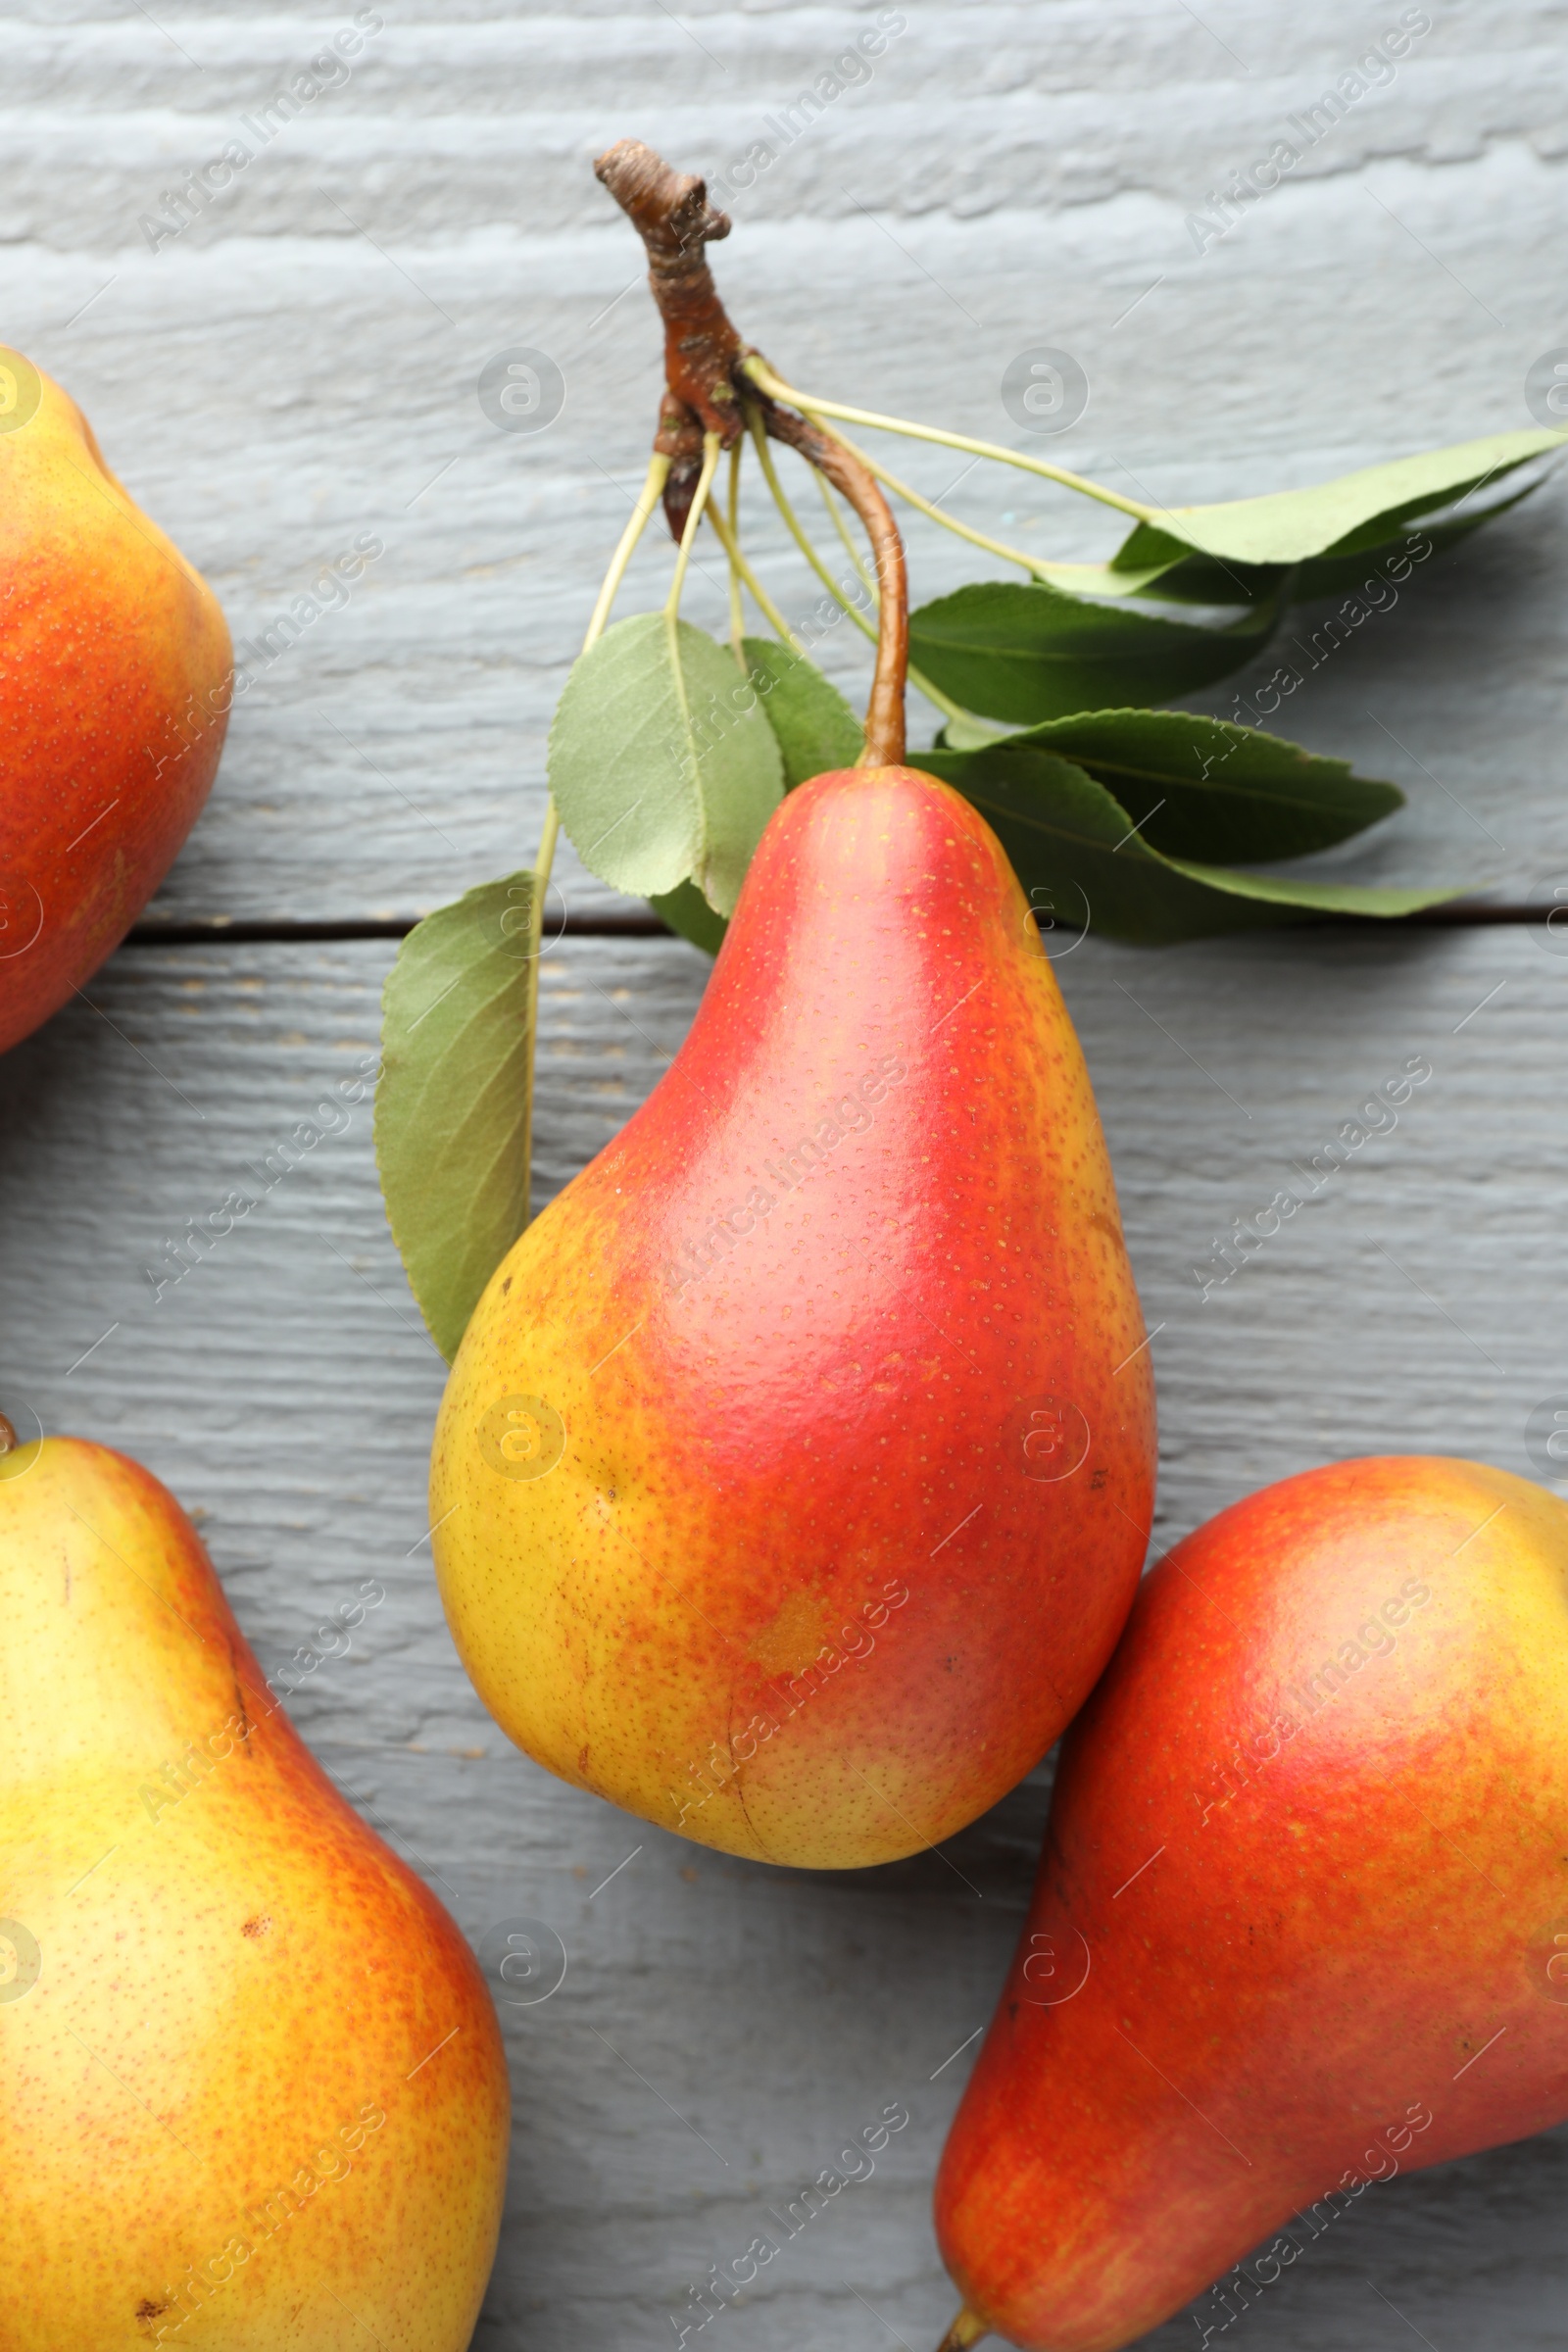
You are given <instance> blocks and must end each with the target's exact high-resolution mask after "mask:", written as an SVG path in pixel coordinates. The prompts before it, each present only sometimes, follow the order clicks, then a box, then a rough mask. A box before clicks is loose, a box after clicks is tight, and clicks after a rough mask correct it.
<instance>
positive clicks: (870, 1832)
mask: <svg viewBox="0 0 1568 2352" xmlns="http://www.w3.org/2000/svg"><path fill="white" fill-rule="evenodd" d="M1143 1342H1144V1329H1143V1323H1142V1319H1141V1316H1140V1312H1139V1307H1138V1300H1137V1296H1136V1292H1135V1289H1134V1285H1133V1279H1132V1274H1131V1271H1130V1268H1129V1265H1128V1261H1127V1255H1126V1250H1125V1248H1124V1245H1123V1241H1122V1234H1121V1227H1120V1223H1119V1220H1118V1216H1117V1211H1116V1201H1115V1194H1114V1189H1113V1186H1112V1182H1111V1175H1110V1169H1109V1165H1108V1162H1107V1159H1106V1155H1105V1149H1104V1142H1103V1136H1102V1133H1101V1128H1100V1122H1099V1118H1098V1116H1097V1113H1096V1110H1095V1105H1094V1100H1093V1096H1092V1094H1091V1091H1090V1086H1089V1080H1088V1076H1087V1073H1086V1071H1085V1068H1084V1063H1083V1057H1082V1054H1080V1051H1079V1048H1078V1043H1077V1039H1076V1037H1075V1036H1074V1034H1073V1030H1072V1025H1071V1023H1070V1021H1069V1020H1068V1017H1067V1014H1066V1010H1065V1008H1064V1006H1063V1005H1062V1002H1061V997H1060V993H1059V991H1058V989H1057V986H1056V981H1055V976H1054V972H1053V969H1052V966H1051V963H1050V961H1049V960H1048V959H1047V957H1046V956H1045V954H1044V953H1043V950H1042V948H1041V944H1040V940H1039V937H1038V934H1037V931H1036V928H1035V925H1034V922H1033V920H1032V918H1031V917H1030V914H1029V911H1028V909H1027V907H1025V904H1024V900H1023V897H1022V894H1021V892H1020V890H1019V888H1018V885H1017V882H1016V880H1015V878H1014V876H1013V874H1012V871H1011V868H1010V867H1009V865H1008V864H1007V861H1006V858H1005V856H1004V854H1003V851H1002V849H1001V847H1000V845H999V844H998V842H997V841H996V838H995V836H994V835H993V834H992V832H991V830H990V828H989V827H988V826H987V825H986V823H985V821H984V819H983V818H982V817H980V816H979V814H978V813H977V812H976V811H975V810H974V809H972V808H970V807H969V806H968V805H967V804H966V803H965V802H964V801H962V800H961V799H960V798H959V797H958V795H957V794H956V793H955V792H953V791H952V790H950V789H949V787H948V786H946V785H945V784H941V783H938V782H937V781H936V780H935V779H934V778H932V777H930V776H924V775H921V774H919V773H918V772H916V771H914V770H911V769H908V768H898V767H895V768H880V769H858V770H851V771H845V772H838V773H833V774H829V775H824V776H818V777H816V778H814V779H813V780H812V781H811V782H810V783H809V784H806V785H803V786H802V787H801V788H800V789H799V790H798V791H796V792H794V793H792V794H791V795H790V796H789V798H788V799H787V800H786V801H785V802H784V804H783V806H782V807H781V809H779V810H778V811H777V813H776V814H775V815H774V817H773V818H772V820H771V821H770V823H769V825H768V828H767V831H766V833H765V834H764V836H763V839H762V842H761V844H760V848H759V850H758V853H757V855H756V858H754V860H753V863H752V867H751V870H750V872H749V874H748V876H747V879H746V882H745V884H744V886H743V889H742V893H741V898H740V902H739V905H738V907H737V909H736V912H735V916H734V919H733V921H732V922H731V925H730V928H729V932H728V935H727V937H726V939H725V942H724V945H723V947H722V949H721V951H720V954H719V956H718V959H717V962H716V964H715V967H714V970H713V975H712V978H711V982H710V984H709V987H708V991H707V995H706V997H705V999H704V1001H703V1004H702V1006H701V1008H700V1010H699V1012H698V1016H697V1019H696V1021H695V1023H694V1024H693V1027H692V1029H691V1032H690V1034H689V1036H688V1038H687V1040H686V1042H685V1044H684V1045H683V1046H682V1048H681V1051H680V1053H679V1054H678V1055H677V1057H676V1059H675V1061H674V1062H673V1064H672V1065H671V1067H670V1068H669V1070H668V1071H667V1072H666V1073H665V1075H664V1077H663V1078H662V1080H661V1082H660V1084H659V1086H658V1087H657V1088H656V1089H655V1091H654V1093H653V1095H652V1096H651V1097H650V1098H649V1100H648V1101H647V1102H646V1103H644V1105H643V1106H642V1108H641V1109H640V1110H639V1111H638V1112H637V1113H636V1115H635V1116H634V1117H633V1118H632V1119H631V1120H630V1121H629V1122H628V1124H627V1126H626V1127H625V1129H624V1130H623V1131H622V1133H621V1134H620V1135H619V1136H618V1137H617V1138H616V1140H615V1141H614V1143H613V1144H612V1145H611V1146H610V1147H609V1148H608V1149H607V1150H606V1151H605V1152H601V1153H600V1155H599V1157H598V1158H597V1159H596V1160H595V1161H594V1162H593V1163H592V1165H591V1166H590V1167H588V1168H587V1169H585V1170H584V1171H583V1173H582V1174H581V1175H579V1176H578V1177H577V1178H576V1179H575V1180H574V1181H573V1182H572V1183H571V1184H570V1185H568V1186H567V1187H566V1189H565V1191H564V1192H563V1193H562V1194H561V1196H560V1197H559V1198H558V1199H557V1200H556V1201H553V1202H552V1203H551V1205H550V1206H549V1207H548V1208H547V1209H546V1210H545V1211H544V1212H543V1214H542V1215H541V1216H540V1217H539V1218H538V1219H537V1220H536V1221H535V1223H534V1224H533V1225H531V1226H530V1227H529V1229H528V1230H527V1232H526V1233H525V1234H524V1235H523V1236H522V1238H521V1239H520V1240H519V1241H518V1242H517V1244H516V1245H515V1248H514V1249H513V1250H512V1251H511V1252H510V1254H509V1255H508V1257H507V1258H506V1260H505V1261H504V1263H503V1264H502V1266H501V1267H500V1268H499V1269H498V1271H497V1273H496V1275H495V1277H494V1278H493V1280H492V1281H491V1283H490V1285H489V1287H488V1289H487V1290H486V1292H485V1294H484V1296H483V1298H482V1299H481V1300H480V1303H479V1305H478V1307H477V1309H476V1311H475V1313H474V1316H473V1318H472V1321H471V1323H470V1325H469V1327H468V1330H467V1333H466V1336H465V1338H464V1341H463V1344H462V1347H461V1348H460V1350H459V1352H458V1356H457V1359H456V1362H455V1364H454V1366H453V1371H452V1376H451V1380H450V1382H449V1385H448V1388H447V1393H446V1397H445V1399H444V1402H443V1404H442V1408H441V1414H440V1420H439V1424H438V1427H437V1431H436V1439H435V1446H434V1451H433V1456H432V1464H431V1488H430V1496H431V1504H430V1515H431V1520H432V1523H433V1524H434V1527H435V1537H434V1545H435V1553H436V1563H437V1570H438V1574H439V1577H440V1584H441V1593H442V1597H443V1600H444V1602H445V1605H446V1610H447V1615H448V1619H449V1622H450V1624H451V1626H452V1630H453V1633H454V1636H455V1638H456V1640H457V1643H458V1646H459V1649H460V1650H461V1652H462V1654H463V1658H464V1661H465V1663H466V1666H467V1669H468V1671H469V1673H470V1674H471V1676H472V1677H473V1680H474V1683H475V1685H476V1687H477V1689H478V1691H479V1692H480V1695H481V1696H482V1697H483V1699H484V1701H485V1703H486V1704H487V1706H488V1707H489V1708H490V1709H491V1712H492V1713H493V1714H494V1715H495V1717H496V1719H497V1721H498V1722H499V1723H500V1724H501V1725H502V1727H503V1729H504V1730H505V1731H507V1732H508V1733H509V1734H510V1736H511V1737H512V1738H513V1739H514V1740H516V1741H517V1743H518V1744H519V1746H521V1747H523V1748H525V1749H526V1750H527V1751H528V1753H529V1754H530V1755H532V1756H534V1757H536V1758H537V1759H538V1760H539V1761H540V1762H541V1763H543V1764H546V1765H548V1766H549V1767H550V1769H551V1770H552V1771H554V1772H557V1773H559V1774H560V1775H561V1776H562V1777H563V1778H564V1779H565V1780H568V1781H572V1782H575V1783H576V1784H577V1785H578V1786H579V1787H581V1788H584V1789H594V1790H597V1791H598V1792H599V1793H600V1794H601V1795H604V1796H606V1797H609V1798H611V1799H612V1800H613V1802H615V1803H617V1804H620V1805H624V1806H626V1807H628V1808H629V1809H630V1810H632V1811H634V1812H637V1813H641V1814H644V1815H646V1817H647V1818H648V1819H649V1820H651V1821H655V1822H659V1823H661V1824H662V1825H663V1826H665V1827H667V1828H669V1829H679V1830H682V1831H684V1832H685V1834H686V1835H687V1836H689V1837H692V1838H698V1839H700V1840H702V1841H703V1842H705V1843H707V1844H710V1845H714V1846H719V1847H723V1848H725V1849H727V1850H729V1851H731V1852H735V1853H741V1854H747V1855H752V1856H756V1857H760V1858H761V1859H765V1860H770V1861H775V1862H789V1863H799V1864H808V1865H814V1866H822V1867H851V1866H854V1865H857V1864H862V1863H870V1862H878V1861H884V1860H887V1859H889V1858H890V1857H892V1856H895V1855H899V1854H906V1853H910V1852H912V1851H914V1850H915V1849H917V1848H919V1847H921V1846H924V1845H926V1844H927V1843H929V1842H930V1841H931V1840H933V1839H937V1838H944V1837H947V1836H948V1835H949V1834H950V1833H951V1832H953V1831H955V1830H956V1829H958V1828H960V1827H961V1826H962V1825H963V1824H964V1823H966V1822H968V1821H971V1820H973V1819H974V1817H975V1816H976V1815H977V1814H979V1813H981V1812H983V1811H984V1810H985V1808H986V1807H987V1806H988V1805H990V1804H992V1803H994V1802H995V1800H996V1799H997V1798H998V1797H1000V1796H1001V1795H1002V1794H1003V1793H1004V1792H1005V1790H1006V1789H1009V1788H1010V1787H1012V1786H1013V1784H1014V1783H1015V1782H1016V1781H1017V1780H1018V1779H1019V1778H1020V1777H1021V1776H1022V1775H1023V1774H1024V1773H1025V1772H1026V1771H1028V1770H1029V1768H1030V1767H1031V1766H1032V1765H1033V1764H1034V1763H1035V1762H1036V1761H1037V1759H1038V1758H1039V1757H1040V1756H1041V1755H1042V1754H1043V1753H1044V1751H1045V1750H1046V1749H1047V1748H1048V1747H1049V1746H1050V1744H1051V1742H1052V1740H1054V1738H1055V1737H1056V1734H1057V1733H1058V1732H1059V1731H1060V1729H1061V1727H1062V1725H1063V1724H1064V1723H1065V1722H1066V1721H1067V1720H1068V1719H1069V1718H1070V1716H1071V1715H1072V1714H1073V1712H1074V1710H1075V1709H1076V1708H1077V1707H1078V1706H1079V1705H1080V1704H1081V1703H1082V1701H1083V1699H1084V1697H1085V1696H1086V1694H1087V1692H1088V1691H1089V1690H1090V1688H1091V1686H1092V1684H1093V1683H1094V1680H1095V1678H1096V1676H1097V1674H1098V1673H1099V1671H1100V1669H1101V1667H1102V1666H1103V1663H1104V1661H1105V1658H1106V1657H1107V1656H1108V1654H1109V1651H1110V1647H1111V1644H1112V1643H1113V1642H1114V1640H1115V1637H1116V1634H1117V1632H1118V1630H1119V1628H1120V1626H1121V1623H1122V1621H1123V1618H1124V1617H1125V1614H1126V1611H1127V1609H1128V1607H1129V1606H1130V1604H1131V1600H1132V1596H1133V1593H1134V1590H1135V1588H1136V1584H1137V1579H1138V1574H1139V1570H1140V1567H1141V1564H1142V1560H1143V1555H1144V1548H1145V1543H1146V1539H1147V1535H1148V1529H1149V1521H1150V1512H1151V1505H1152V1483H1153V1399H1152V1382H1151V1375H1150V1370H1149V1357H1148V1350H1147V1348H1145V1347H1144V1345H1143Z"/></svg>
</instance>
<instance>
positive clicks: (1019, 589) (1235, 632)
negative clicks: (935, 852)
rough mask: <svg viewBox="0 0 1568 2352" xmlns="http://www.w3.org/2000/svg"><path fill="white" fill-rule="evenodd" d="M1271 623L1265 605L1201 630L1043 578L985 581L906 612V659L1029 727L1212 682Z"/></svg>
mask: <svg viewBox="0 0 1568 2352" xmlns="http://www.w3.org/2000/svg"><path fill="white" fill-rule="evenodd" d="M1274 621H1275V614H1274V613H1272V611H1270V610H1268V609H1266V608H1265V609H1263V610H1262V611H1260V612H1259V613H1249V614H1248V616H1247V617H1246V619H1245V620H1242V621H1238V622H1237V623H1236V624H1235V625H1234V627H1232V628H1228V629H1205V628H1197V627H1194V626H1192V625H1191V624H1189V623H1187V622H1183V621H1173V620H1160V619H1156V618H1155V617H1153V615H1152V614H1150V613H1130V612H1128V611H1127V610H1126V608H1125V607H1119V606H1114V605H1091V604H1084V603H1082V602H1081V601H1080V600H1079V599H1078V598H1076V597H1072V596H1065V595H1063V594H1062V593H1061V591H1060V590H1059V589H1055V588H1048V587H1046V586H1045V585H1044V584H1043V583H1040V582H1034V583H1032V584H1030V585H1027V586H1020V585H1018V584H1017V583H1015V582H1013V581H1010V580H981V581H976V582H974V583H972V584H971V585H970V586H969V587H966V588H959V589H957V590H956V592H955V594H953V595H952V596H944V597H939V598H938V600H937V601H936V603H935V604H930V605H923V606H922V607H921V608H920V610H919V612H917V613H911V614H910V615H909V659H910V660H911V662H916V663H917V664H918V666H919V667H920V668H921V669H922V670H923V671H924V672H925V674H926V676H927V677H929V678H930V679H931V680H932V681H933V683H934V684H936V685H937V686H939V687H940V688H941V689H942V691H943V693H944V694H951V695H952V696H953V698H954V700H955V701H956V702H960V703H962V704H963V705H964V707H965V709H966V710H970V711H987V712H989V713H990V714H991V715H992V716H993V717H995V718H1009V719H1014V720H1017V721H1020V722H1021V723H1022V724H1024V725H1030V724H1032V723H1034V722H1035V721H1037V720H1040V719H1050V718H1058V717H1062V716H1064V715H1065V714H1066V713H1068V712H1069V711H1095V710H1104V709H1107V708H1109V707H1111V706H1117V707H1120V706H1124V705H1127V704H1132V703H1140V704H1143V703H1162V702H1165V701H1166V700H1168V698H1169V697H1170V696H1171V695H1174V694H1185V693H1187V692H1188V691H1189V690H1190V689H1191V688H1193V687H1195V686H1206V685H1208V684H1210V683H1211V682H1212V681H1213V680H1214V679H1215V678H1222V677H1224V676H1225V674H1226V672H1227V671H1228V670H1233V669H1239V668H1240V667H1241V666H1242V664H1243V662H1248V661H1250V659H1251V658H1252V656H1253V655H1254V654H1255V653H1257V651H1258V650H1259V648H1260V646H1261V645H1262V644H1263V643H1264V642H1265V640H1266V639H1267V637H1268V635H1269V634H1270V632H1271V630H1272V628H1273V626H1274Z"/></svg>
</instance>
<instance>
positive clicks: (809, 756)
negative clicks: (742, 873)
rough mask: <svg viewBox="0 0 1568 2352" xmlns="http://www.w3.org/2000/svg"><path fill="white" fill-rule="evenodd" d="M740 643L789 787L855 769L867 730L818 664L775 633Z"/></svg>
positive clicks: (745, 638) (792, 787)
mask: <svg viewBox="0 0 1568 2352" xmlns="http://www.w3.org/2000/svg"><path fill="white" fill-rule="evenodd" d="M741 646H742V650H743V651H744V653H745V655H746V660H747V663H748V665H749V669H750V674H751V678H752V683H753V684H754V685H755V686H756V688H757V690H758V693H759V694H760V697H761V701H762V708H763V710H764V711H766V713H767V718H768V723H769V725H770V726H771V727H772V729H773V732H774V734H775V735H776V736H777V737H778V748H779V751H780V753H781V754H782V756H783V760H784V789H785V791H786V792H793V791H794V789H795V787H796V785H797V784H804V783H805V782H806V781H807V779H808V778H809V777H810V776H821V775H825V774H826V773H827V771H828V770H829V769H830V768H835V767H853V766H854V765H855V762H856V761H857V760H858V758H859V757H860V747H861V745H862V743H863V742H864V740H865V730H864V728H863V727H862V726H861V724H860V722H859V720H858V718H857V717H856V715H855V712H854V711H852V710H851V709H850V706H849V704H848V703H847V702H846V701H845V699H844V697H843V695H842V694H840V692H839V690H838V688H837V687H836V686H835V685H833V684H832V683H831V681H830V680H828V679H827V678H825V677H824V676H823V675H822V672H821V671H820V670H819V669H818V668H817V666H816V664H815V662H809V661H808V660H807V658H806V656H805V655H804V654H797V653H792V652H791V650H790V648H789V647H788V646H787V645H780V644H779V642H778V640H777V638H776V637H743V638H742V640H741ZM698 945H699V946H701V945H702V942H701V941H699V942H698Z"/></svg>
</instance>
